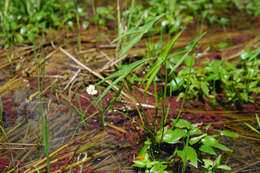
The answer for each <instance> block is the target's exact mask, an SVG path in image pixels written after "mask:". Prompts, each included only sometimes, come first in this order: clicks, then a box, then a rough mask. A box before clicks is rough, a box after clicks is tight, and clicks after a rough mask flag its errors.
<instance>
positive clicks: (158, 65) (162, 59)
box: [143, 32, 182, 91]
mask: <svg viewBox="0 0 260 173" xmlns="http://www.w3.org/2000/svg"><path fill="white" fill-rule="evenodd" d="M181 33H182V32H179V33H178V34H177V35H175V37H174V38H173V39H172V40H171V41H169V42H168V43H167V45H166V47H165V48H164V49H163V51H162V52H161V54H160V56H159V58H158V59H157V61H156V62H155V64H154V65H153V66H152V67H151V69H150V71H148V73H147V74H146V75H145V76H144V79H143V83H144V82H146V80H147V79H148V81H147V84H146V87H145V91H147V90H148V88H149V86H150V85H151V83H152V82H153V81H154V78H155V76H156V75H157V73H158V72H159V70H160V69H161V67H162V65H163V63H164V62H166V59H167V57H168V54H169V52H170V50H171V49H172V47H173V45H174V44H175V42H176V40H177V39H178V38H179V37H180V35H181Z"/></svg>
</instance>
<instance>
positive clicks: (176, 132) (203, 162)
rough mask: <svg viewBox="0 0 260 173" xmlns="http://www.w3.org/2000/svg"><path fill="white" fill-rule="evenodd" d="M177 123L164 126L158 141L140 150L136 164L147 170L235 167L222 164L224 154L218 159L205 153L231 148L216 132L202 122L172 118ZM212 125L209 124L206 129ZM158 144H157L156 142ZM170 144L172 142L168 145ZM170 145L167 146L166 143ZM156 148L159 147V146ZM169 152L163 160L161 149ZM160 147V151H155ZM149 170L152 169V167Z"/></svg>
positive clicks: (149, 142) (226, 168) (206, 170)
mask: <svg viewBox="0 0 260 173" xmlns="http://www.w3.org/2000/svg"><path fill="white" fill-rule="evenodd" d="M172 123H173V126H172V127H171V128H167V127H166V128H164V129H161V130H164V133H163V135H162V131H160V132H159V133H157V136H156V143H153V142H151V141H150V140H147V141H146V142H145V145H144V147H143V148H142V149H141V150H140V152H139V153H138V155H137V157H136V160H135V161H134V166H136V167H139V168H144V169H146V170H147V172H150V173H153V172H162V173H164V172H167V171H166V168H167V166H168V165H171V166H172V167H175V168H177V169H178V171H177V172H181V170H182V172H184V170H185V168H186V167H187V165H191V166H193V167H196V168H198V167H200V168H201V169H202V170H203V171H204V172H207V173H209V172H214V171H215V169H217V168H219V169H224V170H231V168H230V167H228V166H226V165H220V160H221V155H219V156H218V158H217V159H216V162H213V161H211V160H210V159H206V158H205V156H203V155H202V153H207V154H209V155H217V153H216V152H215V149H219V150H222V151H231V150H230V149H229V148H228V147H226V146H224V145H222V144H220V143H219V140H218V139H217V138H216V137H217V136H216V135H208V134H207V132H202V131H201V130H200V128H199V125H200V124H198V123H197V124H191V123H189V122H188V121H186V120H183V119H172ZM208 128H209V126H207V127H206V130H207V129H208ZM220 135H222V136H229V137H235V138H236V137H238V136H237V135H236V134H234V133H231V132H229V131H221V133H220ZM155 144H156V145H155ZM167 145H168V146H167ZM165 146H167V147H165ZM155 148H156V149H155ZM163 150H164V152H166V153H167V155H168V157H167V159H165V160H162V159H161V160H160V159H159V158H160V157H159V155H160V153H159V152H158V151H163ZM155 151H157V153H155ZM148 170H149V171H148Z"/></svg>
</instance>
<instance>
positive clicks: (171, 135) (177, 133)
mask: <svg viewBox="0 0 260 173" xmlns="http://www.w3.org/2000/svg"><path fill="white" fill-rule="evenodd" d="M185 135H186V131H185V130H181V129H174V130H167V131H166V132H165V133H164V135H163V139H162V141H163V142H167V143H170V144H176V143H178V142H179V140H180V139H181V138H182V137H184V136H185Z"/></svg>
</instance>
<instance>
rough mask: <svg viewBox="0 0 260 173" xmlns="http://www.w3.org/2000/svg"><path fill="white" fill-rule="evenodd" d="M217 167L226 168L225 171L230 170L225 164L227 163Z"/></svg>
mask: <svg viewBox="0 0 260 173" xmlns="http://www.w3.org/2000/svg"><path fill="white" fill-rule="evenodd" d="M218 168H219V169H223V170H226V171H230V170H231V168H230V167H229V166H227V165H219V166H218Z"/></svg>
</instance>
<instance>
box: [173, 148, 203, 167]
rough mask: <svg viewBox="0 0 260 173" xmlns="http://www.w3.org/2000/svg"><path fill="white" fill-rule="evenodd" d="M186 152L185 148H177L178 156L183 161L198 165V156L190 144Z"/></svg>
mask: <svg viewBox="0 0 260 173" xmlns="http://www.w3.org/2000/svg"><path fill="white" fill-rule="evenodd" d="M186 151H187V152H186V153H185V148H184V149H183V150H177V154H178V156H180V158H181V159H182V160H183V161H185V160H187V161H190V164H191V165H192V166H194V167H196V168H197V167H198V156H197V153H196V151H195V150H194V148H192V147H191V146H188V148H187V150H186Z"/></svg>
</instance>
